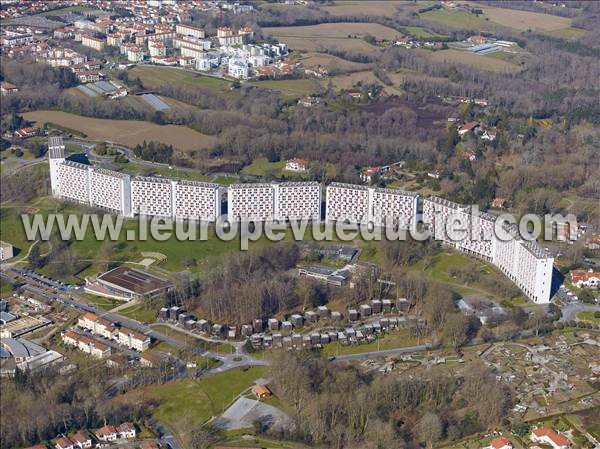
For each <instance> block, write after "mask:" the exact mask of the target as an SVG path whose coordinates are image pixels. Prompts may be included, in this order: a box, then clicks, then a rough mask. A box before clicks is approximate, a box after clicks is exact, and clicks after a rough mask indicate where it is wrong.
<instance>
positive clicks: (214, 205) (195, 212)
mask: <svg viewBox="0 0 600 449" xmlns="http://www.w3.org/2000/svg"><path fill="white" fill-rule="evenodd" d="M224 191H225V189H224V188H223V187H222V186H220V185H219V184H212V183H207V182H196V181H187V180H180V181H177V182H175V183H174V184H173V215H174V217H175V218H176V219H179V218H182V219H193V220H204V221H211V222H212V221H216V220H217V218H218V217H219V216H220V215H221V195H222V194H223V192H224Z"/></svg>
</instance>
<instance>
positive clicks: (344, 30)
mask: <svg viewBox="0 0 600 449" xmlns="http://www.w3.org/2000/svg"><path fill="white" fill-rule="evenodd" d="M263 30H264V31H265V32H266V33H268V34H272V35H273V36H278V37H279V36H283V37H301V38H323V37H324V38H333V39H348V35H351V36H358V37H363V36H365V35H367V34H370V35H371V36H375V37H376V38H379V39H394V38H395V37H397V36H399V35H401V33H399V32H398V31H396V30H394V29H393V28H389V27H386V26H383V25H379V24H378V23H348V22H340V23H321V24H319V25H307V26H289V27H271V28H263Z"/></svg>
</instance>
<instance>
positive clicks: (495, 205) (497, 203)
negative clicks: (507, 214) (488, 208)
mask: <svg viewBox="0 0 600 449" xmlns="http://www.w3.org/2000/svg"><path fill="white" fill-rule="evenodd" d="M505 205H506V198H494V200H493V201H492V209H503V208H504V206H505Z"/></svg>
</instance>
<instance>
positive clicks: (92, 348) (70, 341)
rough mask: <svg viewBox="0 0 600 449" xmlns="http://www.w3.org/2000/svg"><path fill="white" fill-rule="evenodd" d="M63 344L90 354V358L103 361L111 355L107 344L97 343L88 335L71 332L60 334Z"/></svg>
mask: <svg viewBox="0 0 600 449" xmlns="http://www.w3.org/2000/svg"><path fill="white" fill-rule="evenodd" d="M61 336H62V340H63V343H65V344H67V345H69V346H73V347H76V348H77V349H79V350H80V351H82V352H84V353H86V354H90V355H91V356H92V357H96V358H98V359H103V358H105V357H108V356H109V355H110V353H111V348H110V346H108V345H107V344H105V343H103V342H101V341H98V340H96V339H94V338H92V337H90V336H88V335H83V334H78V333H77V332H73V331H66V332H63V333H62V334H61Z"/></svg>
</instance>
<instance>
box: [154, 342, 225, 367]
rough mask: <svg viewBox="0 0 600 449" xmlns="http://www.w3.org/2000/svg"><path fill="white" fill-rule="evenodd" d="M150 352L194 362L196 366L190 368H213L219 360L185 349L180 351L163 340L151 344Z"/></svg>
mask: <svg viewBox="0 0 600 449" xmlns="http://www.w3.org/2000/svg"><path fill="white" fill-rule="evenodd" d="M149 352H150V353H151V354H153V353H158V352H161V353H163V354H171V355H173V356H175V357H178V358H180V359H181V360H184V361H185V362H196V368H192V369H201V368H214V367H216V366H217V365H219V363H220V362H219V361H218V360H215V359H211V358H210V357H204V356H201V355H197V354H192V353H191V352H187V351H180V350H179V349H177V348H176V347H174V346H171V345H169V344H167V343H165V342H164V341H161V342H160V343H158V344H157V345H155V346H153V347H152V348H150V349H149Z"/></svg>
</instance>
